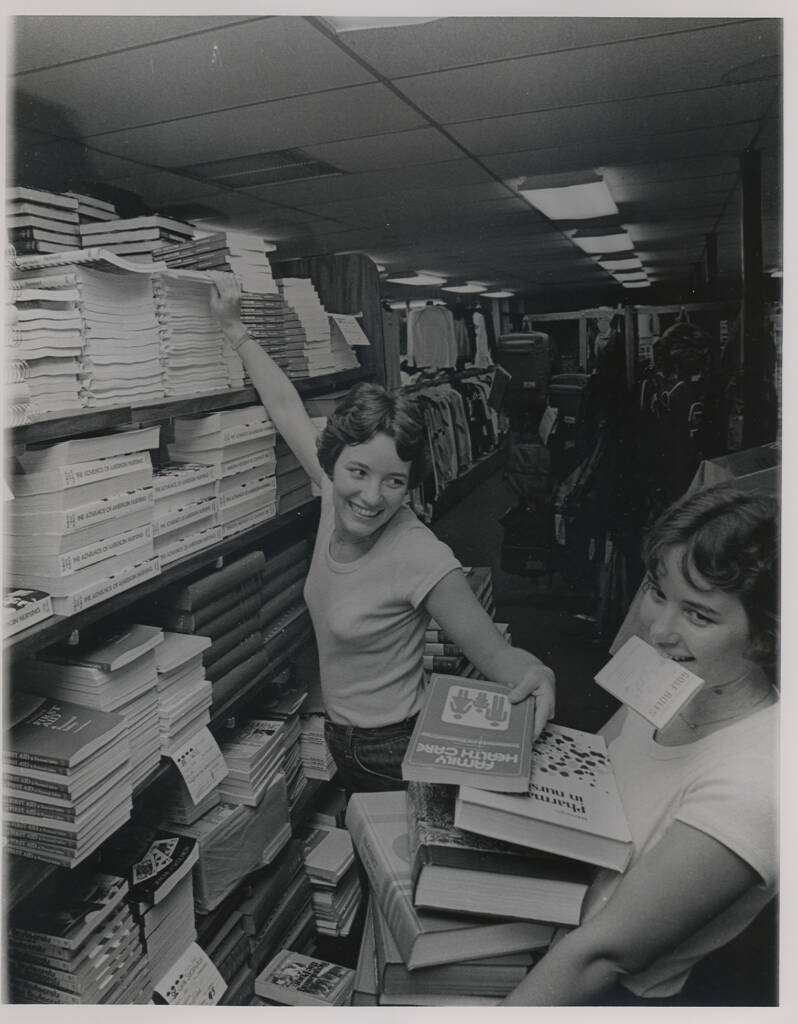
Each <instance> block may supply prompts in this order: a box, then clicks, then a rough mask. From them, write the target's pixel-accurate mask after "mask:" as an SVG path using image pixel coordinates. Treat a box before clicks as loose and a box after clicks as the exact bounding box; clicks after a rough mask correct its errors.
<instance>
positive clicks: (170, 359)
mask: <svg viewBox="0 0 798 1024" xmlns="http://www.w3.org/2000/svg"><path fill="white" fill-rule="evenodd" d="M214 287H215V286H214V284H213V280H212V279H211V278H210V277H209V275H207V274H204V273H195V272H192V271H185V270H168V271H159V272H158V273H157V274H154V275H153V278H152V288H153V294H154V297H155V310H156V314H157V318H158V324H159V327H160V333H161V358H162V361H163V366H164V387H165V390H166V394H167V396H170V397H177V398H179V397H180V396H181V395H196V394H198V393H203V392H209V391H226V390H228V389H229V388H240V387H242V386H243V383H244V372H243V368H242V366H241V360H240V359H239V358H238V356H237V355H236V354H235V352H233V350H232V349H231V348H230V346H229V345H227V343H226V342H225V338H224V334H223V332H222V329H221V327H220V326H219V323H218V321H217V320H216V318H215V317H214V316H213V315H212V314H211V311H210V295H211V289H212V288H214ZM195 461H196V460H195Z"/></svg>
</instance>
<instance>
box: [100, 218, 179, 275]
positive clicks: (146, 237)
mask: <svg viewBox="0 0 798 1024" xmlns="http://www.w3.org/2000/svg"><path fill="white" fill-rule="evenodd" d="M193 234H194V226H193V224H186V223H185V222H184V221H180V220H174V219H173V218H171V217H163V216H161V214H158V213H149V214H145V215H143V216H141V217H126V218H124V219H120V218H118V217H117V218H116V219H114V220H105V221H100V222H95V223H91V222H87V221H84V222H83V223H82V224H81V225H80V238H81V244H82V245H83V246H84V247H86V248H88V247H89V246H101V247H102V248H103V249H108V250H109V251H110V252H115V253H118V254H119V255H120V256H126V257H127V258H128V259H131V260H141V261H143V262H145V263H152V260H153V254H154V253H155V252H156V251H157V250H158V249H160V248H162V247H163V246H164V244H165V243H167V242H184V241H186V240H187V239H189V238H191V237H192V235H193Z"/></svg>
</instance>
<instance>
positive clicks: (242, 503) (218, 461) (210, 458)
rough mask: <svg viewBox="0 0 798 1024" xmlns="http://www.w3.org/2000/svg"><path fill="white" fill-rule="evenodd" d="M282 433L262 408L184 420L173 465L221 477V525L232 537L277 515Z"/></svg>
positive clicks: (178, 426) (172, 448) (178, 422)
mask: <svg viewBox="0 0 798 1024" xmlns="http://www.w3.org/2000/svg"><path fill="white" fill-rule="evenodd" d="M275 439H276V432H275V429H274V425H273V423H272V421H271V420H270V419H269V417H268V416H267V415H266V410H265V409H264V408H263V406H262V405H248V406H244V407H242V408H240V409H225V410H222V411H220V412H214V413H209V414H207V415H204V416H185V417H178V418H177V419H175V421H174V443H171V444H170V445H169V457H170V459H171V460H172V461H173V462H178V463H179V462H184V463H185V462H189V463H200V464H203V465H209V466H212V467H213V469H214V471H215V474H216V478H217V503H218V509H217V514H216V524H215V525H217V526H218V527H219V529H220V532H221V536H222V537H223V538H225V537H231V536H233V535H235V534H237V533H241V532H242V531H243V530H247V529H250V528H251V527H252V526H256V525H258V524H259V523H263V522H266V521H267V520H269V519H272V518H274V516H275V515H276V514H277V504H276V497H277V482H276V480H275V475H274V471H275V465H276V459H275V455H274V445H275Z"/></svg>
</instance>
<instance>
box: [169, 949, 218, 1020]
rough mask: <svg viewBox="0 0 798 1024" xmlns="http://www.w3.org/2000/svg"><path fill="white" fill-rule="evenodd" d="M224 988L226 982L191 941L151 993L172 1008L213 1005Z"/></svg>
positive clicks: (205, 954)
mask: <svg viewBox="0 0 798 1024" xmlns="http://www.w3.org/2000/svg"><path fill="white" fill-rule="evenodd" d="M226 989H227V982H226V981H225V980H224V978H223V977H222V976H221V974H220V973H219V971H218V969H217V967H216V965H215V964H214V962H213V961H212V960H211V958H210V957H209V956H208V954H207V953H206V952H205V950H204V949H202V948H201V947H200V946H198V945H197V943H196V942H192V943H191V945H190V946H189V947H188V949H187V950H186V951H185V953H183V955H182V956H181V957H180V959H179V960H177V962H176V963H175V964H173V966H172V967H170V968H169V970H168V971H167V972H166V974H165V975H164V976H163V977H162V978H161V980H160V981H159V982H158V984H157V985H156V986H155V989H154V992H155V995H156V996H159V997H160V999H159V1000H158V1001H159V1002H160V1001H162V1002H166V1003H169V1004H170V1005H171V1006H216V1004H217V1003H218V1002H219V1000H220V999H221V998H222V996H223V995H224V992H225V990H226Z"/></svg>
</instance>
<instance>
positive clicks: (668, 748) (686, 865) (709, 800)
mask: <svg viewBox="0 0 798 1024" xmlns="http://www.w3.org/2000/svg"><path fill="white" fill-rule="evenodd" d="M644 556H645V562H646V566H647V570H648V575H647V579H646V584H645V593H644V597H643V601H642V604H641V608H640V624H641V626H642V627H643V630H644V632H642V633H641V636H644V637H645V638H646V639H647V640H648V642H649V643H650V644H652V645H653V646H654V647H655V648H656V649H657V650H658V651H659V652H660V653H661V654H662V655H664V656H665V657H668V658H671V659H673V660H674V661H676V662H679V663H680V664H684V665H685V666H686V667H687V668H688V669H689V670H690V671H691V672H693V673H694V674H695V675H697V676H699V677H700V678H701V679H702V680H703V685H702V686H701V687H700V689H698V691H697V692H696V693H695V695H694V696H693V697H692V698H691V699H690V700H689V702H688V703H687V704H686V705H685V706H684V707H683V708H682V709H681V711H680V712H679V713H678V714H677V715H676V716H675V717H674V718H673V719H672V720H671V721H670V722H669V723H668V725H667V726H666V727H665V728H661V729H659V730H658V731H652V726H651V725H650V724H649V723H647V722H646V720H645V719H644V718H642V717H641V716H640V715H637V714H635V713H634V712H632V711H631V710H630V709H629V708H626V707H622V708H621V710H620V711H619V712H618V713H617V714H616V715H615V716H614V717H613V718H612V719H610V721H609V722H608V724H607V725H606V726H605V728H604V729H603V730H602V732H603V733H604V735H605V738H606V740H607V743H608V747H609V753H610V757H611V760H612V766H613V771H614V774H615V777H616V779H617V781H618V786H619V790H620V795H621V799H622V802H623V806H624V810H625V812H626V817H627V819H628V821H629V826H630V830H631V834H632V838H633V841H634V854H633V857H632V860H631V863H630V866H629V867H628V868H627V869H626V871H625V872H623V874H619V873H616V872H612V871H607V870H601V871H600V872H599V874H598V876H597V877H596V880H595V881H594V883H593V885H592V886H591V888H590V890H589V891H588V894H587V896H586V898H585V903H584V908H583V912H582V919H581V923H580V925H579V926H578V927H577V928H575V929H573V930H572V931H570V932H568V933H567V934H565V935H564V936H563V937H562V938H561V939H560V940H559V941H556V942H555V943H553V945H552V946H551V948H550V950H549V951H548V952H547V954H546V955H545V956H544V957H543V959H542V960H540V961H539V963H538V964H537V965H536V966H535V967H534V968H533V969H532V971H531V972H530V973H529V974H528V975H527V976H526V978H525V979H524V980H523V981H522V982H521V983H520V985H518V987H517V988H516V989H515V991H514V992H513V993H512V994H511V995H510V996H509V997H508V998H507V999H506V1000H505V1002H506V1004H507V1005H517V1006H552V1005H640V1006H653V1005H679V993H680V992H681V990H682V988H683V986H684V984H685V981H686V980H687V977H688V975H689V973H690V970H691V968H692V967H693V966H694V964H696V963H697V962H698V961H699V960H700V959H701V958H702V957H704V956H706V955H707V954H708V953H711V952H712V951H713V950H716V949H718V948H720V947H721V946H723V945H725V944H726V943H727V942H729V941H730V940H731V939H733V938H734V937H735V936H736V935H738V934H739V933H740V932H742V930H743V929H744V928H745V927H746V926H747V925H748V924H749V923H750V922H751V921H752V920H753V919H754V918H755V917H756V915H757V914H758V913H759V912H760V911H761V910H762V909H763V908H764V907H765V905H766V904H767V903H768V902H769V901H770V900H771V899H772V898H773V896H774V895H775V893H776V890H777V884H778V881H777V869H778V842H777V829H776V820H777V787H776V757H777V751H778V694H777V691H776V690H775V689H774V687H773V686H772V684H771V681H770V678H769V677H770V672H769V667H770V665H772V664H773V662H774V660H775V654H776V629H777V603H778V536H777V522H776V502H775V501H774V500H773V499H772V498H770V497H768V496H765V495H760V494H756V493H754V492H748V493H746V492H742V491H738V490H735V489H734V488H733V487H732V486H729V485H726V484H722V485H719V486H717V487H713V488H709V489H707V490H704V491H699V492H698V493H696V494H695V495H693V496H688V497H686V498H683V499H681V500H680V501H679V502H677V503H676V504H675V505H673V506H671V508H670V509H668V510H667V511H666V512H665V513H664V514H663V516H662V518H661V519H660V520H659V522H658V523H657V525H656V526H655V527H654V530H653V532H652V534H651V536H650V537H649V538H648V541H647V544H646V547H645V551H644Z"/></svg>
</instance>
